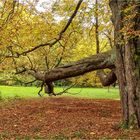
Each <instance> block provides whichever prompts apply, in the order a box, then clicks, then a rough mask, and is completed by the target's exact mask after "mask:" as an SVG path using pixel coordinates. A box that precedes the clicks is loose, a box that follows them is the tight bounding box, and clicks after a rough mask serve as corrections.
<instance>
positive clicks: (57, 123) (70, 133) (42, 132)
mask: <svg viewBox="0 0 140 140" xmlns="http://www.w3.org/2000/svg"><path fill="white" fill-rule="evenodd" d="M0 118H1V119H0V137H1V138H2V139H47V140H49V139H50V140H53V139H54V140H63V139H73V140H78V139H79V140H80V139H84V140H90V139H91V140H92V139H109V138H120V139H130V138H136V139H138V138H139V137H140V131H139V130H135V131H128V130H121V129H117V125H118V124H119V122H120V120H121V109H120V103H119V101H115V100H93V99H74V98H64V97H63V98H42V99H32V100H16V101H10V102H8V103H6V104H5V105H1V107H0Z"/></svg>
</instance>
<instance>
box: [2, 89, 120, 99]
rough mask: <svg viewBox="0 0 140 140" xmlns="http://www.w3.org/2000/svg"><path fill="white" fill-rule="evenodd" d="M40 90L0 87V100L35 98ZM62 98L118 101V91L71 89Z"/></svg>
mask: <svg viewBox="0 0 140 140" xmlns="http://www.w3.org/2000/svg"><path fill="white" fill-rule="evenodd" d="M39 89H40V88H36V87H16V86H0V98H2V99H4V98H15V97H19V98H36V97H39V96H38V94H37V93H38V91H39ZM62 90H63V89H62V88H61V87H56V88H55V92H60V91H62ZM62 96H71V97H80V98H94V99H119V90H118V89H116V88H110V90H109V92H108V89H107V88H72V89H70V90H69V93H66V94H64V95H62Z"/></svg>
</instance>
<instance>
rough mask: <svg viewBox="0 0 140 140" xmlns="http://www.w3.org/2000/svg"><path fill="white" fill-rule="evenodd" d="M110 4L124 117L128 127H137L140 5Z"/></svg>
mask: <svg viewBox="0 0 140 140" xmlns="http://www.w3.org/2000/svg"><path fill="white" fill-rule="evenodd" d="M132 4H133V7H130V5H132ZM110 7H111V10H112V22H113V24H114V28H115V46H116V58H117V59H116V70H117V72H116V74H117V79H118V82H119V87H120V95H121V103H122V111H123V120H124V124H125V126H126V127H128V128H132V127H133V128H134V127H135V128H140V36H139V30H140V6H139V2H138V0H132V1H131V0H124V1H122V0H110ZM127 8H128V9H127ZM126 16H127V17H126ZM128 16H129V17H128Z"/></svg>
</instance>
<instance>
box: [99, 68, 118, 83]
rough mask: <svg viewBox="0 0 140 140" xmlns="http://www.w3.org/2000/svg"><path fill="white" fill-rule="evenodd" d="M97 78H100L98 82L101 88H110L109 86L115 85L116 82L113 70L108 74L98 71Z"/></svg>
mask: <svg viewBox="0 0 140 140" xmlns="http://www.w3.org/2000/svg"><path fill="white" fill-rule="evenodd" d="M97 76H98V77H99V78H100V81H101V83H102V85H103V86H110V85H111V84H113V83H115V82H116V80H117V77H116V74H115V71H114V70H112V71H111V72H110V73H109V74H106V73H105V72H104V70H98V71H97Z"/></svg>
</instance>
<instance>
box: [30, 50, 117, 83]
mask: <svg viewBox="0 0 140 140" xmlns="http://www.w3.org/2000/svg"><path fill="white" fill-rule="evenodd" d="M114 61H115V57H114V52H113V51H109V52H105V53H100V54H97V55H93V56H90V57H87V58H84V59H82V60H79V61H77V62H73V63H71V64H68V65H64V66H61V67H57V68H54V69H53V70H51V71H49V72H46V73H41V72H36V73H35V72H33V73H31V72H30V74H32V75H33V76H34V77H35V78H36V79H37V80H41V81H45V82H46V83H48V82H52V81H56V80H61V79H65V78H70V77H74V76H79V75H83V74H84V73H87V72H91V71H94V70H98V69H105V68H110V69H112V68H114V67H115V66H114Z"/></svg>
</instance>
